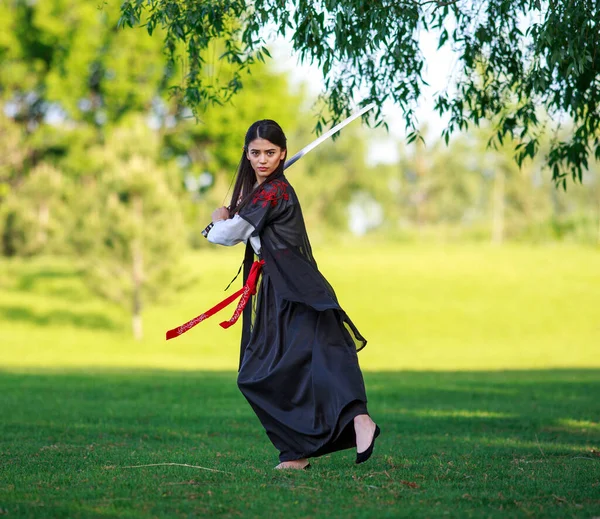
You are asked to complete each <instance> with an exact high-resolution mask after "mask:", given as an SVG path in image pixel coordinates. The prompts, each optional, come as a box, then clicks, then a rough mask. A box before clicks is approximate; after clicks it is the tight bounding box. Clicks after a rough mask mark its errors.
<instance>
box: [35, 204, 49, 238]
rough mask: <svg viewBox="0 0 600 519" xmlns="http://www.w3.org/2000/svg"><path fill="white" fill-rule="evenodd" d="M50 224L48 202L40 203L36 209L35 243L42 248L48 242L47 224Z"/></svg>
mask: <svg viewBox="0 0 600 519" xmlns="http://www.w3.org/2000/svg"><path fill="white" fill-rule="evenodd" d="M49 222H50V206H49V205H48V202H42V203H40V205H39V207H38V232H37V243H38V245H39V246H41V247H43V246H44V245H46V242H47V241H48V224H49Z"/></svg>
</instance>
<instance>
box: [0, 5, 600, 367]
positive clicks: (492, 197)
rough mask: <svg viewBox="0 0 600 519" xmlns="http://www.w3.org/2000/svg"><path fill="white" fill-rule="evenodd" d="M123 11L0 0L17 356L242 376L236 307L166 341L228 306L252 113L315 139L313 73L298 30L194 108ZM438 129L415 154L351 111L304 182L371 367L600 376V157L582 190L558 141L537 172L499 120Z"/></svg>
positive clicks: (0, 93)
mask: <svg viewBox="0 0 600 519" xmlns="http://www.w3.org/2000/svg"><path fill="white" fill-rule="evenodd" d="M119 14H120V13H119V9H118V6H116V5H108V4H106V5H98V3H97V2H87V1H84V0H73V1H71V2H65V3H60V2H13V3H10V2H3V3H2V4H0V62H1V66H0V365H1V366H4V367H6V368H11V369H28V368H65V367H78V368H82V367H84V368H89V367H140V368H143V367H144V368H145V367H154V368H165V369H219V370H222V369H227V370H235V369H236V368H237V357H238V344H239V331H236V329H232V330H229V331H224V330H222V329H221V328H220V327H219V326H218V322H219V321H221V320H223V319H225V318H226V317H227V316H226V315H225V313H227V312H229V311H233V308H231V309H228V310H226V311H225V312H224V313H223V314H219V315H218V316H216V317H214V318H213V319H211V320H209V321H207V322H205V323H202V324H201V325H199V326H198V327H196V328H194V329H193V330H192V331H190V332H188V333H187V334H186V335H184V336H182V337H180V338H178V339H176V340H173V341H169V342H168V343H167V342H165V340H164V333H165V332H166V330H167V329H170V328H173V327H175V326H177V325H179V324H182V323H183V322H185V321H187V320H188V319H191V318H193V317H195V316H196V315H198V314H200V313H202V312H203V311H205V310H206V309H208V308H209V307H211V306H212V305H213V304H215V303H216V302H218V301H220V300H221V299H223V289H224V287H225V286H226V285H227V283H228V282H229V280H230V279H231V278H232V277H233V275H234V274H235V272H236V271H237V268H238V266H239V263H240V262H241V259H242V255H243V249H242V247H236V248H233V249H224V248H218V247H215V246H213V245H211V244H209V243H207V242H206V241H205V240H204V238H202V236H201V234H200V232H201V230H202V229H203V228H204V227H205V226H206V224H207V223H208V222H209V221H210V214H211V212H212V211H213V209H214V208H215V207H218V206H221V205H224V204H228V202H229V201H228V199H227V193H228V187H229V185H230V183H231V181H232V178H233V175H234V174H235V170H236V166H237V164H238V161H239V159H240V156H241V148H242V145H243V138H244V134H245V131H246V129H247V128H248V126H249V125H250V124H251V123H252V122H254V121H255V120H257V119H263V118H272V119H275V120H277V121H278V122H279V123H280V124H281V126H282V127H283V128H284V130H285V131H286V134H287V137H288V143H289V153H290V154H293V153H295V152H296V151H298V150H299V149H301V148H302V147H303V146H305V145H306V144H308V143H309V142H310V141H311V140H313V139H314V138H315V137H316V136H315V134H314V133H313V129H314V125H315V115H316V113H317V112H318V110H320V109H321V107H320V104H319V100H318V98H317V95H316V94H315V88H314V82H313V83H311V82H310V80H311V79H314V78H311V75H310V72H308V73H307V72H306V71H307V70H308V71H309V69H304V68H300V69H296V63H297V59H296V57H295V56H293V55H292V54H290V52H289V48H288V47H289V46H286V43H285V42H281V43H280V45H279V46H276V47H277V48H273V49H271V53H272V55H273V59H272V60H267V61H266V63H260V62H259V63H257V64H256V65H254V66H253V68H252V71H251V72H252V73H251V74H250V75H248V76H247V77H245V78H244V86H243V89H242V90H241V91H240V92H239V93H238V94H237V95H236V96H235V97H234V98H233V100H232V102H231V103H230V104H226V105H222V106H218V105H216V106H209V107H207V108H206V110H204V111H203V112H202V113H201V114H200V118H199V119H198V120H197V119H196V118H195V117H194V116H193V114H192V112H191V110H190V109H189V108H188V107H186V106H183V105H181V104H180V103H179V102H178V99H177V98H176V97H173V96H171V95H170V92H171V87H172V86H173V85H174V84H177V83H178V82H180V81H181V79H182V77H183V75H184V74H185V63H181V64H180V65H181V67H180V68H177V67H168V66H167V60H166V58H165V55H164V53H163V41H162V39H161V37H160V35H156V36H154V37H149V36H148V34H147V33H146V32H145V31H142V30H120V29H117V28H116V27H117V21H118V18H119ZM214 47H215V48H214V49H212V51H211V52H209V53H208V54H207V56H205V59H206V60H207V63H208V64H209V66H207V67H205V70H206V73H207V74H209V75H211V76H213V77H214V81H215V85H216V87H218V83H219V81H223V80H226V79H227V77H228V76H227V74H228V71H227V64H225V63H223V62H221V61H219V60H218V56H219V55H220V50H221V49H219V48H218V45H215V46H214ZM298 70H300V72H301V73H300V74H299V73H298ZM387 114H388V117H389V120H388V122H389V124H390V125H392V126H393V124H394V121H396V120H399V119H400V113H399V109H398V108H394V107H388V109H387ZM431 121H433V119H431ZM428 124H429V125H432V126H435V124H434V123H432V122H428V120H427V117H426V116H425V117H424V123H423V133H424V135H425V136H426V139H425V143H423V142H420V141H415V142H413V143H411V144H407V143H406V139H404V138H403V137H402V136H401V135H398V134H395V133H391V134H388V133H386V132H385V130H383V129H381V128H379V129H370V128H368V127H366V126H361V124H360V123H358V122H356V123H353V124H352V125H350V126H349V127H347V128H346V129H345V130H344V131H343V132H342V134H341V135H340V136H339V138H337V139H336V140H335V141H331V140H330V141H327V142H325V143H324V144H322V145H321V146H320V147H319V148H318V149H316V150H315V151H313V152H312V153H311V154H310V155H308V156H307V157H305V158H304V159H302V160H301V161H300V162H298V163H297V164H295V165H294V166H293V168H291V169H290V170H289V172H288V175H287V176H288V178H289V179H290V181H291V183H292V184H293V186H294V187H295V189H296V191H297V193H298V195H299V197H300V200H301V203H302V209H303V213H304V216H305V219H306V223H307V227H308V231H309V236H310V238H311V240H312V243H313V246H314V247H315V256H316V259H317V261H318V263H319V266H320V268H321V269H322V271H323V272H324V274H325V275H326V277H328V279H329V280H330V281H331V282H332V284H333V286H334V287H335V288H336V291H337V293H338V296H339V298H340V301H341V303H342V305H343V306H344V308H345V309H346V310H347V312H348V313H349V314H350V315H351V317H352V319H353V320H354V322H355V323H356V324H357V325H358V327H359V329H360V330H361V331H362V332H363V334H364V335H365V336H366V337H367V338H368V339H369V342H370V344H369V346H368V347H367V349H365V350H364V352H363V353H361V357H360V358H361V362H362V365H363V367H364V368H365V369H367V370H368V369H372V370H390V369H393V370H396V369H445V370H446V369H505V368H532V367H558V366H578V367H586V366H587V367H590V366H600V360H599V359H600V356H599V355H598V353H599V352H600V317H599V315H598V308H600V295H599V294H600V254H599V251H600V167H599V165H598V164H597V163H592V164H590V167H589V169H588V170H587V171H586V172H585V174H584V176H583V182H582V183H581V184H578V183H569V184H568V189H567V190H566V191H564V190H563V189H562V188H557V187H556V186H555V185H554V184H553V183H552V182H551V180H550V179H551V173H550V171H547V170H546V169H545V168H544V151H543V149H542V150H541V152H540V153H539V154H538V157H539V158H538V159H537V160H535V161H529V162H527V163H525V164H524V165H523V167H522V168H521V169H519V168H518V167H517V166H516V164H515V162H514V160H513V147H512V145H511V143H510V142H506V141H505V142H504V146H503V147H499V148H497V149H495V148H490V147H489V146H488V141H489V139H490V133H489V131H488V130H486V128H485V127H482V128H479V129H477V130H473V131H469V132H468V133H463V134H455V135H454V136H453V137H452V139H451V140H450V142H449V144H448V145H446V144H445V143H444V142H443V141H442V140H441V139H440V138H439V131H437V129H436V128H433V129H430V130H428V129H427V125H428ZM548 124H549V125H550V126H551V124H552V122H551V121H548ZM557 131H558V130H557ZM560 131H561V132H568V128H565V127H562V128H561V129H560ZM549 134H550V135H551V132H549ZM236 283H238V282H236ZM238 285H239V283H238ZM238 285H235V286H234V289H237V286H238ZM221 317H223V319H221Z"/></svg>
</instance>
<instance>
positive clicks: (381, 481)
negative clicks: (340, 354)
mask: <svg viewBox="0 0 600 519" xmlns="http://www.w3.org/2000/svg"><path fill="white" fill-rule="evenodd" d="M241 252H242V251H241V250H240V249H238V250H218V251H217V250H208V251H203V252H200V253H195V254H192V255H189V256H187V257H186V258H185V262H186V264H185V266H184V269H183V270H182V276H189V277H190V278H192V280H193V281H191V282H190V286H189V289H188V290H185V291H183V292H181V293H179V294H177V295H176V296H172V297H169V298H168V299H165V300H163V301H162V302H160V303H159V304H156V305H154V306H152V307H149V308H148V309H147V310H146V312H145V314H144V322H145V338H144V340H143V341H140V342H136V341H134V340H133V339H131V337H130V330H129V321H128V316H127V315H126V314H125V313H124V312H123V311H122V310H121V309H119V308H117V307H114V306H110V305H108V304H107V303H105V302H103V301H101V300H98V299H97V298H95V297H94V296H93V295H92V294H90V293H89V292H88V291H87V289H86V288H85V286H84V285H83V284H82V282H81V279H80V275H79V274H78V272H77V269H76V268H75V267H74V266H72V265H70V264H68V263H65V262H64V261H60V260H56V259H39V260H34V261H11V262H6V261H5V262H3V263H0V416H2V420H0V515H4V514H6V516H7V517H35V518H38V517H40V518H41V517H48V518H59V517H65V518H73V517H81V518H88V517H103V518H105V517H115V518H116V517H119V518H121V517H124V518H128V517H131V518H146V517H157V518H163V517H212V516H219V517H242V516H243V517H290V518H309V517H311V518H317V517H323V518H326V517H327V518H329V517H356V518H359V517H374V518H379V517H410V518H413V517H415V518H419V517H423V518H437V517H457V518H463V517H486V518H487V517H502V518H504V517H540V518H547V517H555V518H566V517H577V518H580V517H581V518H589V519H591V518H595V517H600V419H599V417H600V317H599V313H598V308H600V254H599V252H598V251H597V250H593V249H585V248H577V247H565V246H562V247H558V246H557V247H537V248H532V247H526V246H509V247H502V248H491V247H475V246H468V247H457V246H445V247H444V246H440V247H433V246H413V245H396V246H391V245H387V246H383V245H379V246H373V247H368V246H363V251H362V252H360V251H356V250H354V249H351V248H343V247H342V248H338V249H336V250H326V249H322V250H317V251H316V257H317V260H318V262H319V265H320V267H321V269H322V270H323V272H324V273H325V275H326V276H327V277H328V279H329V280H330V281H331V282H332V284H333V285H334V287H335V288H336V291H337V293H338V296H339V298H340V301H341V302H342V304H343V306H344V307H345V308H346V310H347V311H348V313H349V314H350V316H351V317H352V318H353V320H354V321H355V323H356V324H357V325H358V327H359V329H360V330H361V331H362V332H363V333H364V335H365V336H366V337H367V338H368V339H369V345H368V346H367V348H366V349H365V350H364V351H363V352H361V353H360V355H359V357H360V360H361V364H362V366H363V368H364V369H365V379H366V383H367V392H368V395H369V400H370V403H369V409H370V412H371V413H372V415H373V416H374V418H375V419H376V420H377V422H378V423H379V424H380V426H381V428H382V431H383V433H382V436H381V437H380V439H379V440H378V441H377V446H376V453H375V455H374V457H373V458H372V459H371V460H370V461H369V462H368V463H367V464H365V465H361V466H358V467H356V466H354V464H353V453H352V452H350V451H347V452H343V453H336V454H333V455H330V456H326V457H323V458H319V459H317V460H314V461H313V468H312V469H311V470H310V471H304V472H301V473H297V472H294V473H281V472H279V471H277V472H275V471H273V470H272V467H273V466H274V465H275V464H276V463H277V453H276V452H275V450H274V449H273V447H272V446H271V444H270V443H269V441H268V440H267V438H266V435H265V434H264V432H263V431H262V429H261V426H260V423H259V422H258V420H257V419H256V418H255V416H254V415H253V413H252V412H251V410H250V408H249V406H248V405H247V403H246V402H245V400H244V399H243V397H242V396H241V394H239V392H238V390H237V387H236V384H235V369H236V367H237V356H238V340H239V327H237V328H236V329H232V330H229V331H224V330H222V329H221V328H220V327H219V326H218V322H219V321H220V320H221V319H220V318H219V316H215V317H214V318H212V320H209V321H207V322H205V323H202V324H201V325H199V326H198V327H196V328H194V329H193V330H192V331H190V332H188V333H187V334H186V335H184V336H182V337H180V338H178V339H175V340H173V341H169V342H165V341H164V332H165V331H166V330H167V329H169V328H172V327H174V326H176V325H178V324H181V323H183V322H184V321H186V320H188V319H189V318H191V317H194V316H195V315H197V314H199V313H201V312H202V311H204V310H206V309H207V308H209V307H210V306H212V305H213V304H214V303H215V302H217V301H218V300H220V298H222V297H223V291H222V289H223V288H224V286H225V285H226V284H227V282H229V280H230V279H231V277H232V275H233V273H235V271H236V270H237V267H238V265H239V261H241V258H240V254H241ZM231 311H232V309H231ZM223 317H225V316H223ZM165 463H175V464H186V465H191V466H181V465H155V466H146V467H140V465H154V464H165ZM209 469H210V470H209Z"/></svg>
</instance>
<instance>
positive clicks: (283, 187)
mask: <svg viewBox="0 0 600 519" xmlns="http://www.w3.org/2000/svg"><path fill="white" fill-rule="evenodd" d="M287 187H288V185H287V184H286V183H285V182H284V181H283V180H273V181H272V182H267V183H266V184H264V185H263V187H262V188H261V189H259V190H258V191H257V192H256V194H255V195H254V198H253V199H252V203H253V204H258V203H260V202H262V206H263V207H267V204H271V207H275V206H276V205H277V203H278V202H279V200H282V199H283V200H289V199H290V195H289V193H288V192H287Z"/></svg>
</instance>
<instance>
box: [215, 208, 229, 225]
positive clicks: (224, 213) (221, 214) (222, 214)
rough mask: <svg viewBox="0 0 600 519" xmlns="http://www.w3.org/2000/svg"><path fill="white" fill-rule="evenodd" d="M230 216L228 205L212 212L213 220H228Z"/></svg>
mask: <svg viewBox="0 0 600 519" xmlns="http://www.w3.org/2000/svg"><path fill="white" fill-rule="evenodd" d="M228 218H229V210H228V209H227V207H219V208H218V209H215V210H214V211H213V213H212V221H213V222H217V221H219V220H227V219H228Z"/></svg>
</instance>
